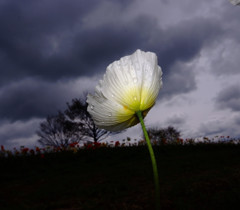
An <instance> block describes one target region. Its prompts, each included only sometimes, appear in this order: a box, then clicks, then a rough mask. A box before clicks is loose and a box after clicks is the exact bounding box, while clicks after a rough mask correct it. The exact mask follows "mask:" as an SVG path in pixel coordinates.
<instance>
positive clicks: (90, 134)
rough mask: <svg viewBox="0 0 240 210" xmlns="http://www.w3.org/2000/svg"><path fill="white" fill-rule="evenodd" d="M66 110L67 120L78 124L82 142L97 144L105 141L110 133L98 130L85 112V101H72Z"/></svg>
mask: <svg viewBox="0 0 240 210" xmlns="http://www.w3.org/2000/svg"><path fill="white" fill-rule="evenodd" d="M67 106H68V108H67V110H66V111H65V114H66V116H67V117H68V120H70V121H71V122H73V123H78V124H79V128H80V130H81V133H82V135H83V140H86V141H94V142H98V141H101V140H103V139H105V138H106V137H107V136H108V135H109V134H110V132H109V131H107V130H104V129H100V128H98V127H97V126H96V125H95V123H94V121H93V119H92V117H91V115H90V114H89V113H88V111H87V106H88V104H87V103H86V100H81V99H76V98H75V99H73V100H72V104H69V103H67Z"/></svg>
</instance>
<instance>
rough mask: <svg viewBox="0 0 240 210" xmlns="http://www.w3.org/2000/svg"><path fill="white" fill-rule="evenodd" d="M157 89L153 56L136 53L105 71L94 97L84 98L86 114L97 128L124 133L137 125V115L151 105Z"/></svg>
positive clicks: (159, 77)
mask: <svg viewBox="0 0 240 210" xmlns="http://www.w3.org/2000/svg"><path fill="white" fill-rule="evenodd" d="M161 87H162V71H161V68H160V67H159V66H158V64H157V56H156V54H154V53H151V52H143V51H141V50H137V51H136V52H135V53H133V54H132V55H130V56H125V57H123V58H121V59H120V60H118V61H115V62H113V63H112V64H110V65H109V66H108V67H107V71H106V74H105V75H104V77H103V80H101V81H100V82H99V84H98V86H97V87H96V90H95V95H88V99H87V103H88V104H89V106H88V111H89V113H90V114H91V115H92V117H93V119H94V122H95V123H96V125H97V126H98V127H100V128H105V129H108V130H121V129H125V128H127V127H130V126H131V125H134V124H137V123H138V119H137V118H136V116H135V113H136V112H137V111H145V110H149V109H150V108H151V107H152V106H153V105H154V103H155V100H156V98H157V96H158V93H159V90H160V88H161ZM113 127H114V128H113Z"/></svg>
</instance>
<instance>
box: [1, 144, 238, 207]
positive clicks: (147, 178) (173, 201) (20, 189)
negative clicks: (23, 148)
mask: <svg viewBox="0 0 240 210" xmlns="http://www.w3.org/2000/svg"><path fill="white" fill-rule="evenodd" d="M154 150H155V154H156V158H157V162H158V168H159V176H160V190H161V197H160V200H161V205H162V209H237V208H236V207H237V206H240V204H239V201H240V145H223V144H219V145H198V146H193V145H188V146H160V147H154ZM0 168H1V173H0V177H1V178H0V182H1V183H0V186H1V187H0V209H1V210H3V209H11V210H14V209H41V210H43V209H72V210H73V209H97V210H101V209H111V210H114V209H122V210H124V209H154V185H153V175H152V168H151V162H150V157H149V154H148V150H147V147H146V146H139V147H125V148H99V149H96V150H80V151H79V152H78V153H76V154H73V153H71V152H61V153H52V154H46V155H45V157H44V158H40V156H27V157H10V158H1V159H0Z"/></svg>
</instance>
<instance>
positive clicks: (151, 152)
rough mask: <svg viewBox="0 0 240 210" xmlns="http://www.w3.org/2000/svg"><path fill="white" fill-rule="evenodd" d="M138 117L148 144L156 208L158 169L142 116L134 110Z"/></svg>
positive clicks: (157, 207) (158, 206)
mask: <svg viewBox="0 0 240 210" xmlns="http://www.w3.org/2000/svg"><path fill="white" fill-rule="evenodd" d="M136 114H137V116H138V119H139V121H140V123H141V126H142V129H143V133H144V136H145V139H146V142H147V146H148V151H149V153H150V157H151V161H152V168H153V176H154V183H155V193H156V209H157V210H158V209H160V190H159V178H158V170H157V162H156V159H155V155H154V152H153V148H152V145H151V142H150V139H149V137H148V133H147V130H146V127H145V124H144V121H143V117H142V112H141V111H138V112H136Z"/></svg>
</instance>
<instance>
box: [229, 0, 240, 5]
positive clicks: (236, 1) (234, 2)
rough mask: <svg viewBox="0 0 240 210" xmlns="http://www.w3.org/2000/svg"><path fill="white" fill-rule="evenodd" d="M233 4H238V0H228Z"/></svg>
mask: <svg viewBox="0 0 240 210" xmlns="http://www.w3.org/2000/svg"><path fill="white" fill-rule="evenodd" d="M229 1H230V2H231V3H232V4H233V5H239V4H240V0H229Z"/></svg>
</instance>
